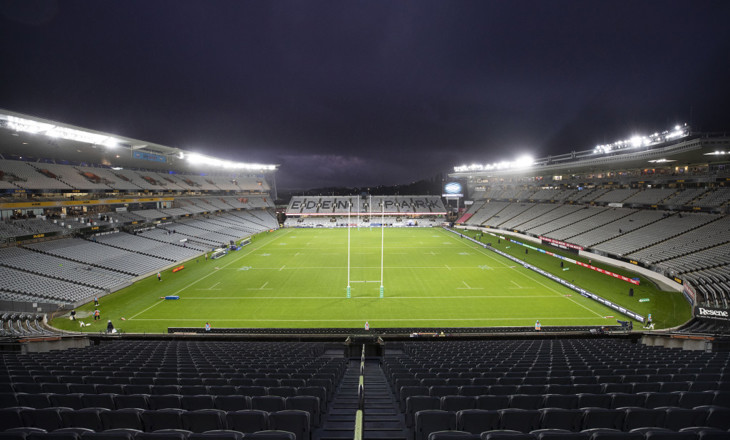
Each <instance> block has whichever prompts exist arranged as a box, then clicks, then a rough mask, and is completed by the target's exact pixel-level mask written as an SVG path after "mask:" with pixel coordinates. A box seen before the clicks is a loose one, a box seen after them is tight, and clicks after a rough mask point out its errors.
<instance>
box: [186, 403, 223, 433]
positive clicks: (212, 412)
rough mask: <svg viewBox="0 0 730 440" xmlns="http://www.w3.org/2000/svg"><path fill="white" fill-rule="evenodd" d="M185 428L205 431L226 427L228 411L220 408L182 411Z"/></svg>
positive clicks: (192, 430)
mask: <svg viewBox="0 0 730 440" xmlns="http://www.w3.org/2000/svg"><path fill="white" fill-rule="evenodd" d="M182 425H183V429H187V430H188V431H191V432H205V431H212V430H218V429H226V427H227V425H226V413H225V411H221V410H219V409H199V410H194V411H186V412H184V413H182Z"/></svg>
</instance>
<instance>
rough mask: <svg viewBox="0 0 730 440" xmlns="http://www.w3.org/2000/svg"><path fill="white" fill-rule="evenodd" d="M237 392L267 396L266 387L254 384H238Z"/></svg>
mask: <svg viewBox="0 0 730 440" xmlns="http://www.w3.org/2000/svg"><path fill="white" fill-rule="evenodd" d="M236 394H241V395H243V396H251V397H253V396H265V395H266V387H260V386H253V385H250V386H249V385H243V386H237V387H236Z"/></svg>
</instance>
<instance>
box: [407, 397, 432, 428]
mask: <svg viewBox="0 0 730 440" xmlns="http://www.w3.org/2000/svg"><path fill="white" fill-rule="evenodd" d="M427 409H441V399H440V398H438V397H436V396H411V397H408V398H407V399H406V411H405V420H406V426H407V427H409V428H410V427H412V426H413V424H414V422H415V415H416V413H417V412H418V411H423V410H427Z"/></svg>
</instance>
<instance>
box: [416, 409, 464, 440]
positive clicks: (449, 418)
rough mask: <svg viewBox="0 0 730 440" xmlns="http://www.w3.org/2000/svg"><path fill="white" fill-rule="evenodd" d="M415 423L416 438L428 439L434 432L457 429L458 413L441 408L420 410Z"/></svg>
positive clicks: (418, 439) (420, 439)
mask: <svg viewBox="0 0 730 440" xmlns="http://www.w3.org/2000/svg"><path fill="white" fill-rule="evenodd" d="M414 425H415V428H414V436H415V440H426V439H427V438H428V435H429V434H431V433H432V432H436V431H452V430H455V429H456V413H453V412H450V411H442V410H439V409H427V410H422V411H418V412H416V414H415V422H414Z"/></svg>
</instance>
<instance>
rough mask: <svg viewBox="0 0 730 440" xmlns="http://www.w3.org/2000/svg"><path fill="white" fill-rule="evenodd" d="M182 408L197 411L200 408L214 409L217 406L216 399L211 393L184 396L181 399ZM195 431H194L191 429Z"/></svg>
mask: <svg viewBox="0 0 730 440" xmlns="http://www.w3.org/2000/svg"><path fill="white" fill-rule="evenodd" d="M180 404H181V406H182V409H185V410H188V411H195V410H198V409H213V408H215V399H214V398H213V396H212V395H210V394H198V395H195V396H182V398H181V399H180ZM191 431H193V432H198V431H194V430H192V429H191Z"/></svg>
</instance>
